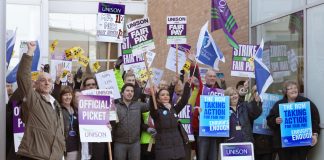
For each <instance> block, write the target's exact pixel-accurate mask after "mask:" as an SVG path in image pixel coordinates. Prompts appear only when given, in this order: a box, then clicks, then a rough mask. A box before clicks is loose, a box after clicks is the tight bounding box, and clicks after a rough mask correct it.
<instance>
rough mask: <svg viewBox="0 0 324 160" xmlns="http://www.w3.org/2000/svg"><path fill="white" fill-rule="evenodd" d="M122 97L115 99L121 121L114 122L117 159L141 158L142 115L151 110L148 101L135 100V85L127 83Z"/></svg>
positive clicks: (123, 88) (130, 159)
mask: <svg viewBox="0 0 324 160" xmlns="http://www.w3.org/2000/svg"><path fill="white" fill-rule="evenodd" d="M121 95H122V98H120V99H118V100H116V101H115V104H116V108H117V115H118V119H119V121H118V122H117V123H116V124H112V127H113V130H112V132H113V141H114V142H115V143H114V159H115V160H126V159H127V157H128V159H129V160H140V153H141V146H140V132H141V115H142V113H143V112H147V111H148V110H149V106H148V104H146V103H142V102H138V101H134V100H133V97H134V86H133V85H132V84H129V83H127V84H125V85H124V86H123V87H122V89H121Z"/></svg>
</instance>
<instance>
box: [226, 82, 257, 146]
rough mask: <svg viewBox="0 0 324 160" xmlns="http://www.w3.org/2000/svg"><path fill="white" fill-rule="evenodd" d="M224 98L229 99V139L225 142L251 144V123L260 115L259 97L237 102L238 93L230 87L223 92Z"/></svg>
mask: <svg viewBox="0 0 324 160" xmlns="http://www.w3.org/2000/svg"><path fill="white" fill-rule="evenodd" d="M225 96H229V97H230V137H229V138H226V139H225V142H227V143H235V142H253V141H254V140H253V134H252V123H253V121H254V120H255V119H256V118H257V117H258V116H259V115H260V114H261V113H262V105H261V102H260V101H261V100H260V97H259V96H255V98H254V99H253V100H252V101H251V102H250V103H249V102H239V91H238V90H236V89H234V88H232V87H228V88H227V89H226V90H225Z"/></svg>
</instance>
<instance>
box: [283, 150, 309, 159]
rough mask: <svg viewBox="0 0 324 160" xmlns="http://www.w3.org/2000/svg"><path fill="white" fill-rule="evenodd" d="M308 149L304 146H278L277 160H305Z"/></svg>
mask: <svg viewBox="0 0 324 160" xmlns="http://www.w3.org/2000/svg"><path fill="white" fill-rule="evenodd" d="M308 150H309V149H308V148H306V147H292V148H280V149H279V150H278V156H279V160H306V158H307V153H308Z"/></svg>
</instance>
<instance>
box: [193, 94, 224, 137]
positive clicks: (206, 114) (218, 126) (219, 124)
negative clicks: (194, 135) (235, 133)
mask: <svg viewBox="0 0 324 160" xmlns="http://www.w3.org/2000/svg"><path fill="white" fill-rule="evenodd" d="M200 108H201V109H202V111H201V113H200V121H199V136H202V137H229V97H228V96H224V97H219V96H205V95H201V96H200Z"/></svg>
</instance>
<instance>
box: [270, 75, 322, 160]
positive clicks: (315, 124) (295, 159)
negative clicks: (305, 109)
mask: <svg viewBox="0 0 324 160" xmlns="http://www.w3.org/2000/svg"><path fill="white" fill-rule="evenodd" d="M283 92H284V98H283V99H281V100H279V101H278V102H276V103H275V104H274V106H273V107H272V109H271V110H270V113H269V115H268V116H267V124H268V126H269V127H270V128H271V129H272V130H273V147H274V148H275V149H277V151H278V155H279V159H280V160H288V159H289V160H290V159H291V160H306V159H307V152H308V151H309V149H310V148H311V146H304V147H289V148H282V147H281V134H280V133H281V130H280V123H282V119H281V118H280V116H279V104H282V103H294V102H306V101H309V102H310V110H311V117H312V120H311V121H312V132H313V135H312V146H314V145H315V144H316V143H317V137H318V134H319V132H320V127H319V123H320V116H319V113H318V110H317V107H316V106H315V104H314V103H313V102H312V101H310V100H309V99H308V98H305V97H303V96H300V95H299V91H298V85H297V83H296V82H294V81H287V82H285V84H284V88H283Z"/></svg>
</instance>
